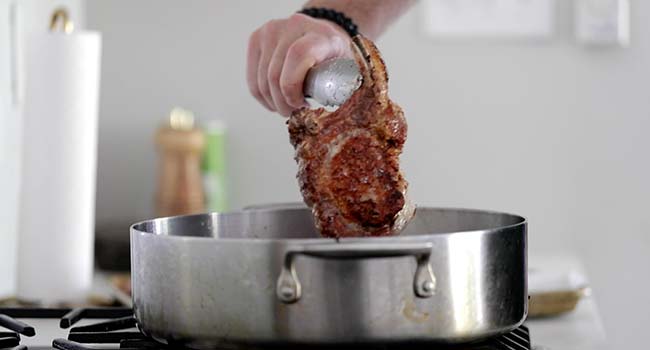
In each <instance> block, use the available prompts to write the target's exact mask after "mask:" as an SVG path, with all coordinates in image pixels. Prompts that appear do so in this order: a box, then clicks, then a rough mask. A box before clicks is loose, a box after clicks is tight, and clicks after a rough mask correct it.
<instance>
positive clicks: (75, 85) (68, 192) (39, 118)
mask: <svg viewBox="0 0 650 350" xmlns="http://www.w3.org/2000/svg"><path fill="white" fill-rule="evenodd" d="M100 55H101V37H100V35H99V34H98V33H91V32H78V33H74V34H69V35H65V34H59V33H47V34H46V33H43V34H39V35H34V36H33V37H30V38H28V40H27V45H26V55H25V60H26V61H25V70H24V72H25V94H24V103H25V104H24V110H23V112H24V113H23V118H24V124H23V158H22V162H23V165H22V184H21V196H20V202H21V203H20V214H19V229H18V230H19V237H18V281H17V294H18V297H19V298H21V299H23V300H34V301H39V302H43V303H46V304H51V303H56V302H62V301H66V302H68V301H70V302H73V301H79V300H82V299H84V298H85V297H86V296H87V293H88V291H89V289H90V287H91V284H92V270H93V237H94V233H93V230H94V214H95V169H96V154H97V151H96V149H97V114H98V113H97V110H98V99H99V77H100Z"/></svg>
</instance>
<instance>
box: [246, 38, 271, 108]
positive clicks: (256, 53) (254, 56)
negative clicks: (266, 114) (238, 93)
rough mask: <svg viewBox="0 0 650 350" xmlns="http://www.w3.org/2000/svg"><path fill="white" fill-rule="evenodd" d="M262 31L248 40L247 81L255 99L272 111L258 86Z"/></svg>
mask: <svg viewBox="0 0 650 350" xmlns="http://www.w3.org/2000/svg"><path fill="white" fill-rule="evenodd" d="M260 36H261V34H260V30H259V29H258V30H256V31H254V32H253V34H251V37H250V39H249V40H248V52H247V55H246V56H247V57H246V61H247V64H246V81H247V83H248V89H249V91H250V93H251V95H253V97H255V99H256V100H257V101H258V102H259V103H261V104H262V106H264V107H266V108H267V109H268V110H272V109H271V106H270V105H269V104H268V103H267V102H266V99H264V96H262V92H261V91H260V89H259V85H258V84H257V70H258V68H259V62H260V56H261V54H262V51H261V47H260Z"/></svg>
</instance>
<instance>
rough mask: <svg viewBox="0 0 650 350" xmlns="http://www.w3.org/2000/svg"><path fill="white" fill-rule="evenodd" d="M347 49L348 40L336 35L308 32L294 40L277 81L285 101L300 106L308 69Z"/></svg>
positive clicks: (292, 105) (302, 102) (290, 104)
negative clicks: (329, 35)
mask: <svg viewBox="0 0 650 350" xmlns="http://www.w3.org/2000/svg"><path fill="white" fill-rule="evenodd" d="M349 50H350V47H349V41H347V40H345V39H343V38H340V37H338V36H332V37H328V36H324V35H316V34H308V35H305V36H303V37H302V38H300V39H298V40H296V41H295V42H294V43H293V44H292V45H291V47H289V49H288V51H287V54H286V58H285V60H284V65H283V67H282V74H281V76H280V82H279V85H280V90H281V91H282V95H283V96H284V99H285V101H286V103H287V104H288V105H289V106H291V107H293V108H294V109H295V108H300V107H302V106H303V105H304V104H305V99H304V96H303V91H302V88H303V84H304V80H305V76H306V75H307V72H308V71H309V69H310V68H311V67H313V66H315V65H316V64H318V63H320V62H323V61H325V60H327V59H329V58H333V57H341V56H345V55H347V53H348V51H349Z"/></svg>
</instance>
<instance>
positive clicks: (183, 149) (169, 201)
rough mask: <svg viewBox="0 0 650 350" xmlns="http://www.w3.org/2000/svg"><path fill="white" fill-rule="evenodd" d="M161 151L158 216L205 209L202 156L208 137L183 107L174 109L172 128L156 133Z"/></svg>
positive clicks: (170, 125) (157, 203) (191, 212)
mask: <svg viewBox="0 0 650 350" xmlns="http://www.w3.org/2000/svg"><path fill="white" fill-rule="evenodd" d="M156 145H157V147H158V150H159V152H160V177H159V179H158V193H157V198H156V215H157V216H173V215H185V214H193V213H200V212H203V211H204V210H205V196H204V193H203V180H202V175H201V155H202V152H203V148H204V147H205V137H204V135H203V132H202V131H201V130H198V129H195V128H194V115H193V114H192V112H190V111H186V110H183V109H180V108H175V109H173V110H172V112H171V114H170V118H169V125H167V126H164V127H162V128H160V129H159V130H158V132H157V134H156Z"/></svg>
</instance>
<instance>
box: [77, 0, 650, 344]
mask: <svg viewBox="0 0 650 350" xmlns="http://www.w3.org/2000/svg"><path fill="white" fill-rule="evenodd" d="M557 3H558V7H559V8H558V16H559V18H558V27H559V30H558V35H557V36H556V37H555V38H554V39H553V40H551V41H549V42H545V43H536V44H527V43H489V44H488V43H480V42H466V43H462V42H446V43H440V42H435V41H433V40H429V39H428V38H425V37H424V36H423V35H421V34H420V33H419V32H418V30H417V13H416V12H417V11H412V12H411V13H409V14H408V15H407V16H405V17H404V18H402V19H401V20H400V22H399V23H398V24H397V25H395V27H394V28H393V29H392V30H391V31H390V32H389V33H388V34H387V35H386V36H385V37H384V38H382V39H381V40H380V42H379V47H380V49H381V50H382V51H383V54H384V56H385V59H386V62H387V64H388V67H389V70H390V73H391V86H390V88H391V90H390V92H391V95H392V96H393V97H394V100H395V101H397V102H398V103H399V104H400V105H402V106H403V108H404V110H405V111H406V116H407V118H408V121H409V139H408V142H407V146H406V149H405V152H404V156H403V164H404V169H405V173H406V176H407V178H408V180H409V181H410V183H411V191H412V193H413V196H414V197H415V199H416V200H417V202H419V203H420V204H426V205H440V206H463V207H479V208H490V209H497V210H507V211H513V212H517V213H520V214H523V215H525V216H527V217H528V218H529V219H530V249H531V251H532V252H533V253H535V252H548V251H566V252H573V253H576V254H578V255H579V256H580V258H582V259H583V261H584V262H585V265H586V267H587V270H588V272H589V273H590V277H591V281H592V283H593V286H594V289H595V295H596V296H597V298H598V301H599V304H600V306H601V309H602V313H603V318H604V322H605V325H606V327H607V329H608V331H609V336H610V337H611V341H612V345H613V348H622V345H627V348H640V347H641V346H640V344H646V340H644V339H643V338H645V336H644V331H645V329H646V327H647V325H648V324H650V305H649V304H650V302H648V298H647V290H648V289H649V288H650V281H649V273H648V271H647V270H648V267H650V254H649V253H648V252H649V251H650V235H649V234H648V232H647V231H648V227H649V226H650V215H648V213H647V210H648V204H647V198H650V185H648V179H649V178H650V162H649V160H648V155H647V153H648V149H650V138H648V137H647V136H646V134H647V133H648V130H650V96H649V92H648V91H650V90H649V88H650V68H649V67H650V66H649V58H650V22H649V21H647V18H646V17H644V16H643V14H647V13H650V3H648V2H647V1H633V4H632V5H633V13H632V24H633V28H632V40H633V43H632V46H631V47H630V48H629V49H624V50H623V49H586V48H582V47H578V46H577V45H575V44H574V43H573V41H572V39H571V30H570V27H571V15H572V8H571V3H572V2H571V1H557ZM300 4H301V1H283V2H278V1H273V2H271V1H261V0H258V1H246V2H242V1H209V0H201V1H199V0H191V1H188V0H183V1H181V0H176V1H172V0H165V1H161V0H146V1H145V0H140V1H130V0H112V1H91V2H89V3H88V23H89V26H90V27H92V28H96V29H99V30H101V31H103V32H104V59H103V62H104V67H103V77H102V79H103V80H102V82H103V84H102V101H101V117H100V145H99V175H98V176H99V178H98V191H99V193H98V203H97V210H98V213H97V214H98V220H100V221H101V220H107V219H109V218H111V217H147V216H150V215H151V213H152V203H153V194H154V192H153V191H154V188H155V180H156V173H155V171H156V168H155V164H156V160H155V152H154V148H153V141H152V135H153V132H154V128H155V127H156V126H157V125H158V123H159V122H161V120H162V119H163V118H164V116H165V115H166V113H167V111H168V110H169V108H170V107H171V106H173V105H175V104H180V105H183V106H185V107H187V108H190V109H193V110H194V111H195V112H196V114H197V115H198V116H199V117H200V118H202V119H204V120H205V119H210V118H222V119H225V120H226V121H227V122H228V125H229V128H230V140H229V141H230V142H229V153H228V155H229V157H230V164H229V166H230V171H231V185H232V186H231V194H232V199H233V200H232V203H233V205H234V206H235V207H239V206H242V205H246V204H250V203H258V202H271V201H289V200H298V199H299V198H300V197H299V193H298V191H297V186H296V182H295V180H294V174H295V171H296V167H295V164H294V161H293V159H292V156H293V153H292V149H291V147H290V145H289V142H288V137H287V132H286V128H285V125H284V123H283V120H282V119H281V118H280V117H278V116H275V115H271V114H270V113H268V112H266V111H265V110H264V109H263V108H262V107H260V106H259V105H258V104H257V103H256V102H255V101H254V99H253V98H251V97H250V96H249V95H248V91H247V88H246V85H245V79H244V64H245V50H246V41H247V38H248V35H249V33H250V32H251V31H252V30H253V29H254V28H255V27H256V26H258V25H260V24H261V23H263V22H264V21H266V20H268V19H270V18H277V17H283V16H286V15H287V14H289V13H291V12H292V11H294V10H295V9H297V8H299V6H300ZM635 344H637V345H638V346H636V347H635V346H634V345H635Z"/></svg>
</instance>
